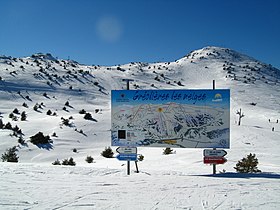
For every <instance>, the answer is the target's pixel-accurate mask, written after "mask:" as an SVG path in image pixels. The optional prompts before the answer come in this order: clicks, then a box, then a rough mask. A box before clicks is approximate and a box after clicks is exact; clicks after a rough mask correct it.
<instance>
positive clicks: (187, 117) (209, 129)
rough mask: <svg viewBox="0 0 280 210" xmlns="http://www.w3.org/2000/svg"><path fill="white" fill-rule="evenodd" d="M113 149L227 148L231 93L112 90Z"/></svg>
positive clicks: (219, 90)
mask: <svg viewBox="0 0 280 210" xmlns="http://www.w3.org/2000/svg"><path fill="white" fill-rule="evenodd" d="M111 96H112V98H111V99H112V100H111V102H112V104H111V109H112V111H111V115H112V116H111V123H112V125H111V132H112V133H111V137H112V139H111V140H112V142H111V144H112V146H133V147H179V148H229V147H230V90H228V89H216V90H112V92H111Z"/></svg>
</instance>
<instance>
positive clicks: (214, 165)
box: [213, 148, 216, 174]
mask: <svg viewBox="0 0 280 210" xmlns="http://www.w3.org/2000/svg"><path fill="white" fill-rule="evenodd" d="M213 150H216V148H213ZM213 174H216V164H215V163H214V164H213Z"/></svg>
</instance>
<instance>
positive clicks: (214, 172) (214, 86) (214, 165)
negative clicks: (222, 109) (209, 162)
mask: <svg viewBox="0 0 280 210" xmlns="http://www.w3.org/2000/svg"><path fill="white" fill-rule="evenodd" d="M215 88H216V83H215V80H213V90H215ZM213 150H216V148H213ZM213 174H216V164H215V163H214V164H213Z"/></svg>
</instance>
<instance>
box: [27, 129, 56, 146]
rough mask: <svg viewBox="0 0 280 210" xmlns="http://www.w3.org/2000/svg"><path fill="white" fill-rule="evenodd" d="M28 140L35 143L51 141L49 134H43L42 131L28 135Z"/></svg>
mask: <svg viewBox="0 0 280 210" xmlns="http://www.w3.org/2000/svg"><path fill="white" fill-rule="evenodd" d="M30 142H31V143H33V144H35V145H37V144H49V143H51V140H50V137H49V136H44V134H43V133H42V132H38V133H37V134H35V135H34V136H31V137H30Z"/></svg>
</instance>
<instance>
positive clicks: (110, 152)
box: [101, 147, 114, 158]
mask: <svg viewBox="0 0 280 210" xmlns="http://www.w3.org/2000/svg"><path fill="white" fill-rule="evenodd" d="M101 155H102V156H103V157H105V158H112V157H113V155H114V152H113V150H112V149H111V147H105V150H104V151H102V152H101Z"/></svg>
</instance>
